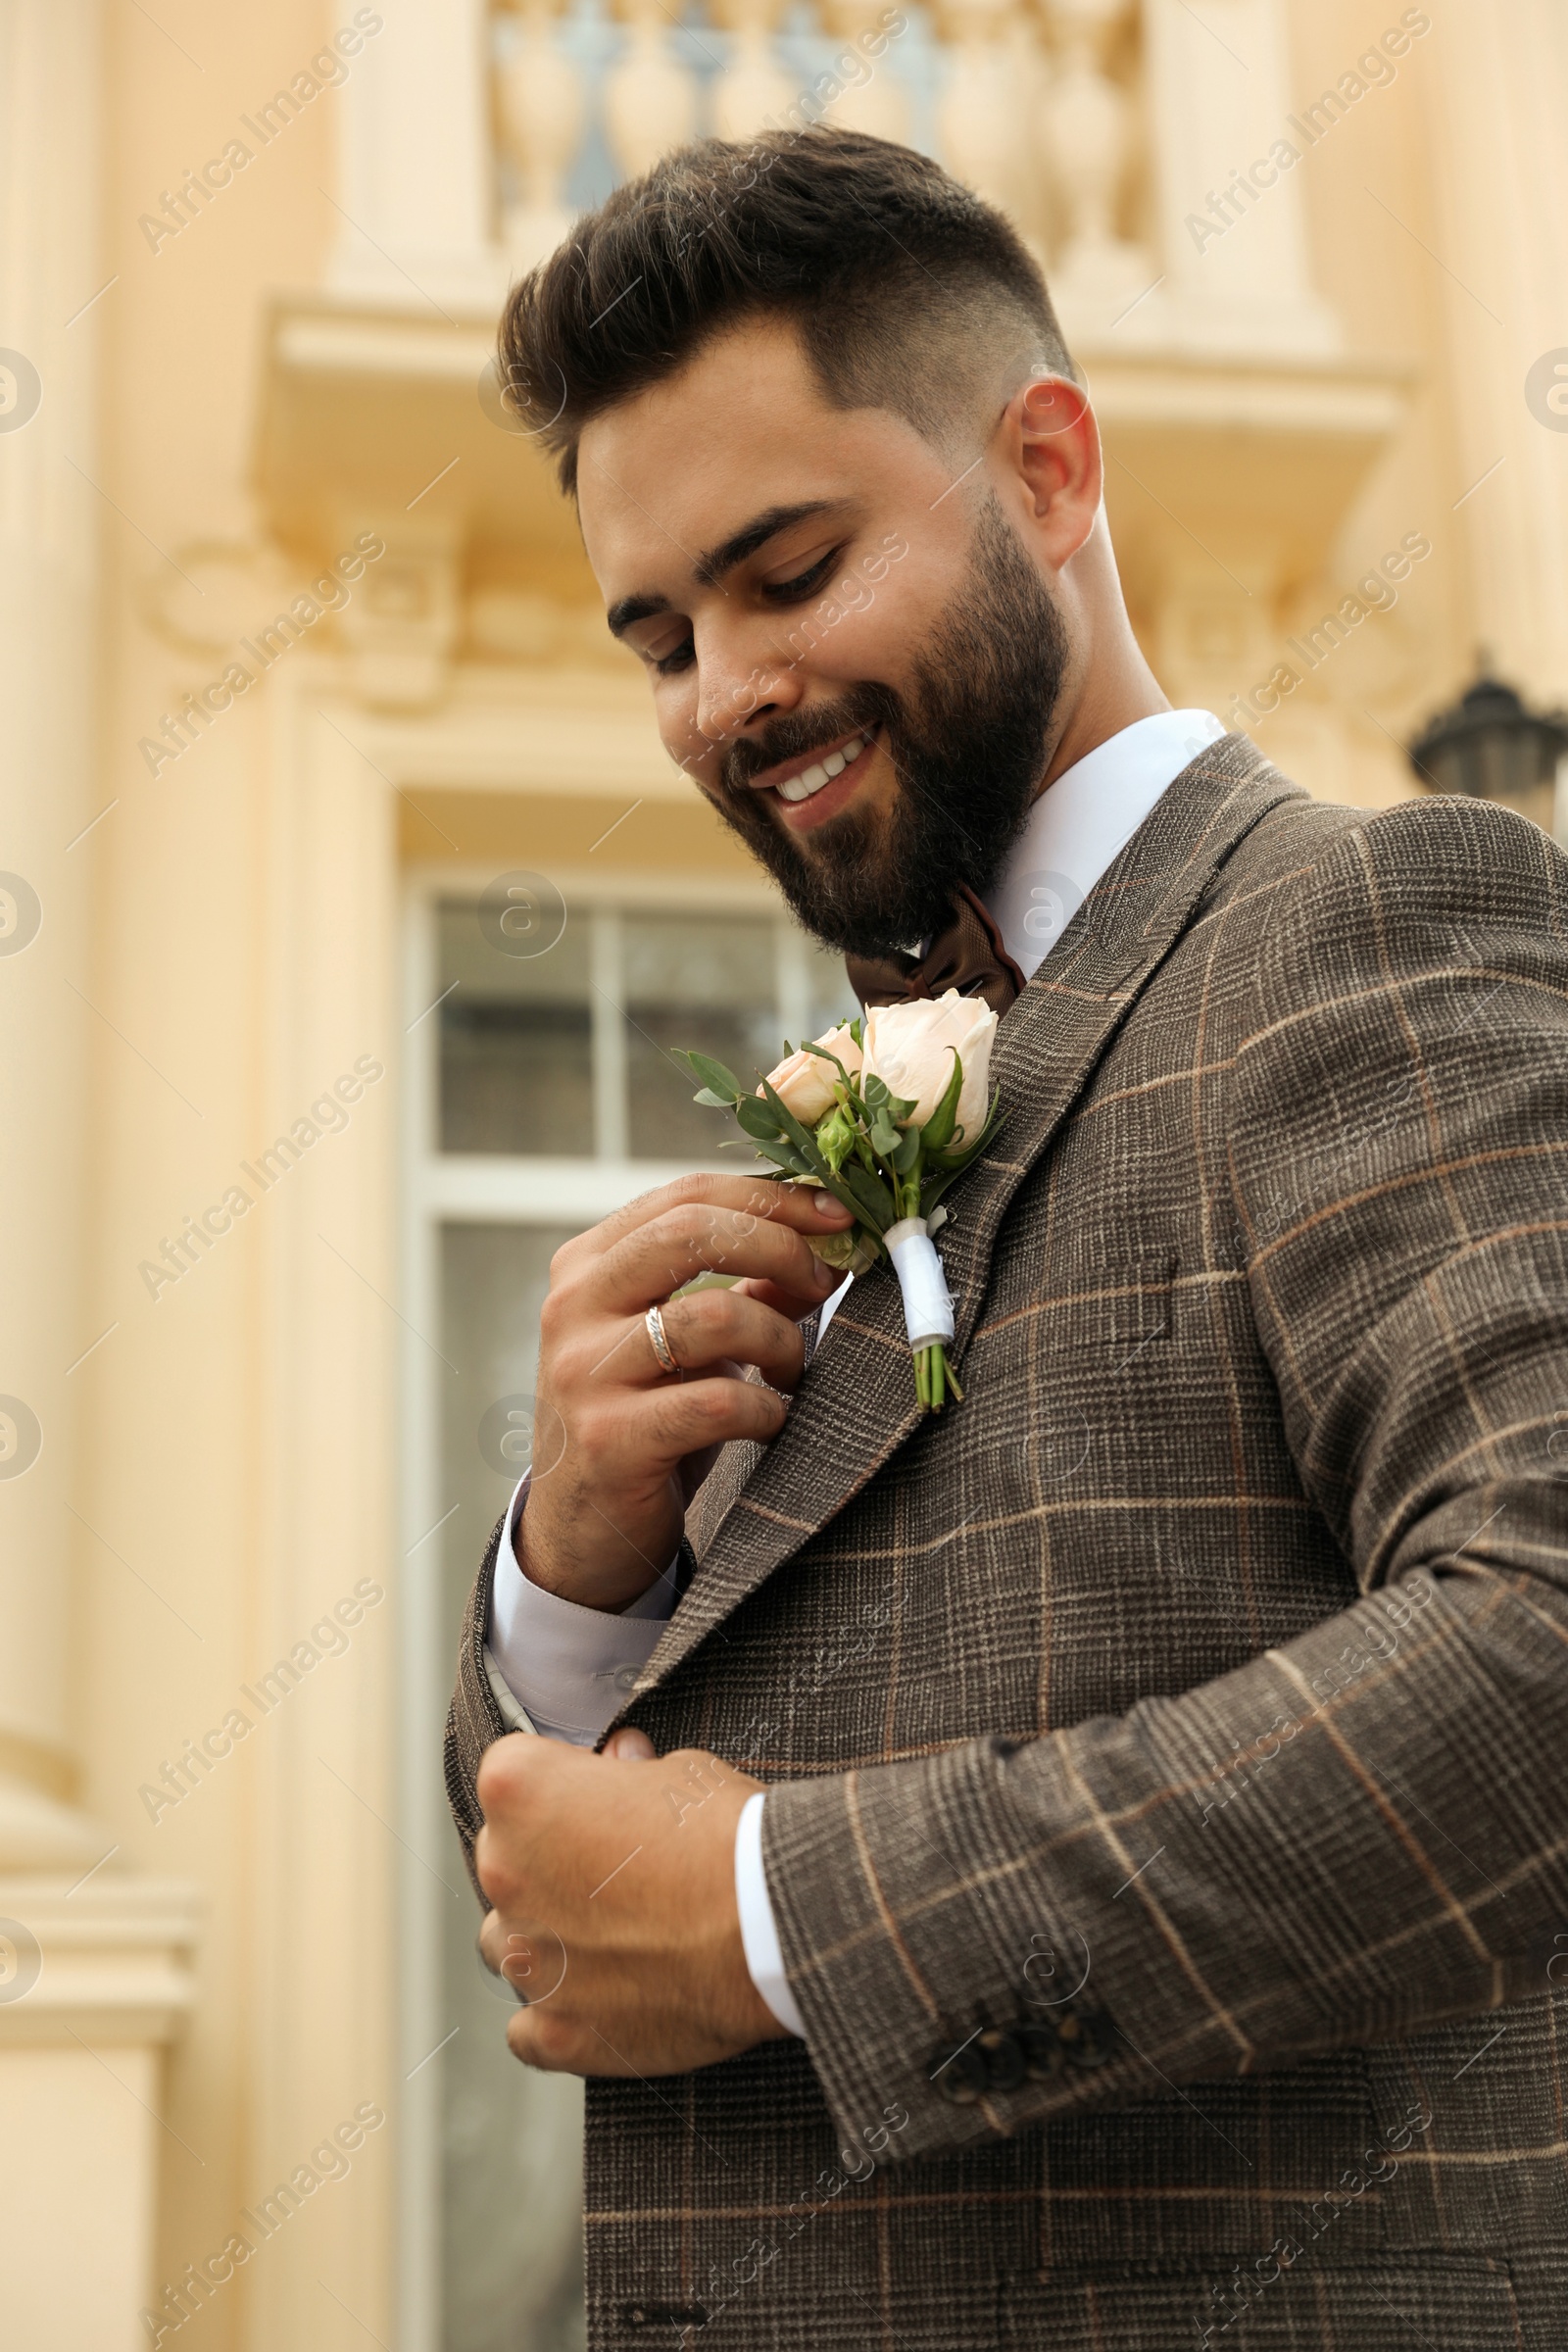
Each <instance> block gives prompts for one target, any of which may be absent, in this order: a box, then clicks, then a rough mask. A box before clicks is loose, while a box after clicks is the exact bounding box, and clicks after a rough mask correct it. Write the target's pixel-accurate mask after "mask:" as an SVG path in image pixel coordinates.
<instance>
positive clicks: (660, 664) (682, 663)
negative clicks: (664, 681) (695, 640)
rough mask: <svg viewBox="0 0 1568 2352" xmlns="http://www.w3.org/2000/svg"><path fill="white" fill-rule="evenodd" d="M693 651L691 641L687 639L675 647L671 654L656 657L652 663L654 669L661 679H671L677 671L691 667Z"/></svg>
mask: <svg viewBox="0 0 1568 2352" xmlns="http://www.w3.org/2000/svg"><path fill="white" fill-rule="evenodd" d="M693 651H694V648H693V646H692V641H691V639H690V638H689V637H688V638H687V640H686V642H685V644H684V645H677V646H676V648H675V650H674V652H673V653H672V654H660V655H659V656H657V658H656V659H655V662H654V667H655V669H657V670H658V672H659V674H660V676H661V677H662V678H672V677H674V676H675V675H676V673H677V671H679V670H683V669H689V668H690V667H691V662H692V654H693Z"/></svg>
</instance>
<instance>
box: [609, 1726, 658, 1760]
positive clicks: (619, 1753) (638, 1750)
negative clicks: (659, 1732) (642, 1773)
mask: <svg viewBox="0 0 1568 2352" xmlns="http://www.w3.org/2000/svg"><path fill="white" fill-rule="evenodd" d="M604 1752H605V1754H606V1755H607V1756H611V1757H613V1758H614V1759H615V1760H616V1761H617V1762H619V1763H623V1764H630V1763H636V1764H641V1763H646V1762H648V1761H650V1760H651V1759H652V1757H653V1756H654V1755H655V1754H656V1753H657V1752H658V1751H657V1750H656V1748H655V1746H654V1743H653V1741H652V1740H650V1739H649V1737H648V1734H647V1733H646V1732H638V1731H634V1730H633V1729H632V1727H631V1725H630V1724H627V1725H625V1726H624V1727H623V1728H622V1729H621V1730H620V1731H618V1732H613V1733H612V1734H611V1737H610V1738H609V1739H608V1740H606V1741H605V1746H604Z"/></svg>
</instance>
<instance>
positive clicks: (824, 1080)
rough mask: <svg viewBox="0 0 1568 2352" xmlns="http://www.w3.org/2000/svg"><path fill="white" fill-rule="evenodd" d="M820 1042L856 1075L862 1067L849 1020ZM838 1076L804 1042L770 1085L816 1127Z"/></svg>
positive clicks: (830, 1100)
mask: <svg viewBox="0 0 1568 2352" xmlns="http://www.w3.org/2000/svg"><path fill="white" fill-rule="evenodd" d="M816 1042H817V1044H818V1045H819V1046H821V1047H823V1048H824V1049H825V1050H826V1051H827V1052H828V1053H829V1054H837V1055H838V1057H839V1059H840V1061H842V1062H843V1064H844V1067H845V1068H846V1069H847V1070H848V1071H849V1073H850V1076H851V1077H852V1078H853V1077H854V1076H855V1075H856V1073H857V1071H858V1069H859V1067H860V1049H859V1047H858V1045H857V1044H856V1042H855V1040H854V1038H853V1037H852V1036H851V1035H850V1030H849V1023H848V1022H847V1021H841V1022H840V1024H839V1026H838V1027H837V1028H836V1029H830V1030H829V1031H828V1033H827V1035H826V1036H825V1037H819V1038H818V1039H817V1041H816ZM951 1066H952V1065H951V1063H950V1064H949V1067H950V1068H951ZM837 1078H838V1072H837V1070H835V1068H834V1067H833V1064H832V1063H831V1062H830V1061H824V1060H823V1059H822V1057H821V1055H820V1054H808V1052H807V1051H806V1048H805V1047H804V1046H802V1047H801V1049H800V1051H799V1053H796V1054H790V1055H789V1057H788V1059H787V1060H784V1061H781V1062H780V1063H779V1065H778V1068H777V1069H776V1070H769V1071H768V1073H767V1083H768V1085H769V1086H770V1087H771V1088H772V1089H773V1092H774V1093H775V1094H776V1095H777V1097H778V1099H779V1101H780V1102H781V1103H783V1105H784V1107H785V1109H786V1110H792V1111H793V1112H794V1113H795V1116H796V1117H797V1118H798V1119H799V1120H800V1122H801V1125H802V1126H803V1127H814V1126H815V1125H816V1122H817V1120H818V1119H819V1118H820V1117H821V1116H822V1113H823V1111H825V1110H828V1109H830V1108H831V1107H832V1103H833V1088H834V1084H835V1082H836V1081H837ZM757 1091H758V1093H759V1094H760V1093H761V1091H762V1090H761V1088H760V1087H759V1088H758V1090H757Z"/></svg>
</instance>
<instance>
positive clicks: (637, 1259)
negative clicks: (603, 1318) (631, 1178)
mask: <svg viewBox="0 0 1568 2352" xmlns="http://www.w3.org/2000/svg"><path fill="white" fill-rule="evenodd" d="M699 1274H754V1275H761V1276H762V1277H763V1278H764V1279H765V1280H767V1281H769V1282H775V1283H777V1284H778V1285H779V1287H780V1288H781V1289H783V1290H789V1291H799V1292H802V1293H803V1294H804V1295H805V1296H806V1297H808V1298H814V1299H821V1298H823V1297H825V1295H826V1293H827V1291H828V1290H829V1289H830V1288H831V1287H832V1282H835V1281H837V1279H838V1277H837V1276H836V1275H833V1273H832V1268H831V1267H826V1268H824V1267H823V1265H822V1262H821V1260H820V1259H819V1258H816V1257H813V1256H812V1255H811V1251H810V1247H809V1243H808V1242H807V1241H806V1239H805V1237H804V1236H803V1235H802V1234H799V1233H796V1232H795V1231H793V1230H792V1229H791V1227H790V1226H789V1225H787V1224H784V1223H782V1222H780V1221H779V1220H777V1219H774V1218H770V1217H755V1216H752V1215H751V1214H750V1213H749V1212H747V1211H744V1210H740V1209H732V1208H714V1207H711V1206H709V1205H707V1204H705V1203H703V1202H701V1201H684V1202H682V1204H681V1205H680V1206H679V1207H678V1208H671V1209H666V1210H665V1212H664V1214H663V1215H662V1217H656V1218H654V1220H653V1221H652V1223H651V1224H647V1225H640V1226H639V1227H638V1228H637V1230H636V1232H635V1233H630V1234H627V1236H626V1237H625V1239H624V1240H623V1241H620V1242H617V1243H616V1244H615V1247H614V1248H613V1250H607V1252H606V1253H605V1255H604V1256H603V1257H602V1258H601V1259H600V1260H599V1261H598V1264H597V1266H596V1267H595V1268H594V1269H593V1270H592V1272H591V1273H589V1274H588V1275H587V1276H586V1278H585V1280H584V1282H583V1286H582V1288H583V1293H584V1296H585V1298H586V1299H588V1300H589V1301H591V1302H592V1303H593V1304H594V1305H596V1306H600V1307H603V1308H606V1309H608V1310H609V1311H610V1312H611V1313H620V1314H625V1313H627V1312H628V1311H635V1312H638V1313H640V1312H641V1311H642V1310H643V1308H645V1307H648V1306H652V1305H654V1304H656V1303H659V1302H662V1300H664V1299H667V1298H668V1297H669V1295H670V1293H671V1292H672V1291H678V1290H680V1289H681V1288H682V1287H683V1285H684V1284H686V1283H688V1282H691V1281H692V1280H694V1279H695V1277H696V1276H697V1275H699ZM825 1277H831V1281H830V1280H828V1279H825Z"/></svg>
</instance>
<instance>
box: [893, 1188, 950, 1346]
mask: <svg viewBox="0 0 1568 2352" xmlns="http://www.w3.org/2000/svg"><path fill="white" fill-rule="evenodd" d="M882 1240H883V1242H884V1244H885V1245H886V1248H887V1252H888V1255H889V1256H890V1257H891V1258H892V1260H893V1271H894V1273H895V1274H897V1276H898V1278H899V1288H900V1290H901V1291H902V1292H903V1293H904V1327H905V1329H906V1331H907V1333H908V1335H909V1346H910V1348H929V1347H931V1346H932V1345H933V1343H934V1342H935V1341H937V1340H951V1339H952V1337H953V1300H952V1299H950V1298H949V1296H948V1286H947V1283H946V1281H945V1280H944V1278H943V1273H942V1260H941V1258H940V1257H938V1255H937V1252H936V1245H935V1243H934V1242H933V1241H932V1239H931V1236H930V1234H929V1233H928V1232H927V1231H926V1223H925V1219H924V1218H923V1217H905V1218H904V1219H903V1220H902V1221H901V1222H900V1223H899V1224H897V1225H890V1226H889V1227H888V1229H887V1231H886V1233H885V1234H884V1235H883V1236H882Z"/></svg>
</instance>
